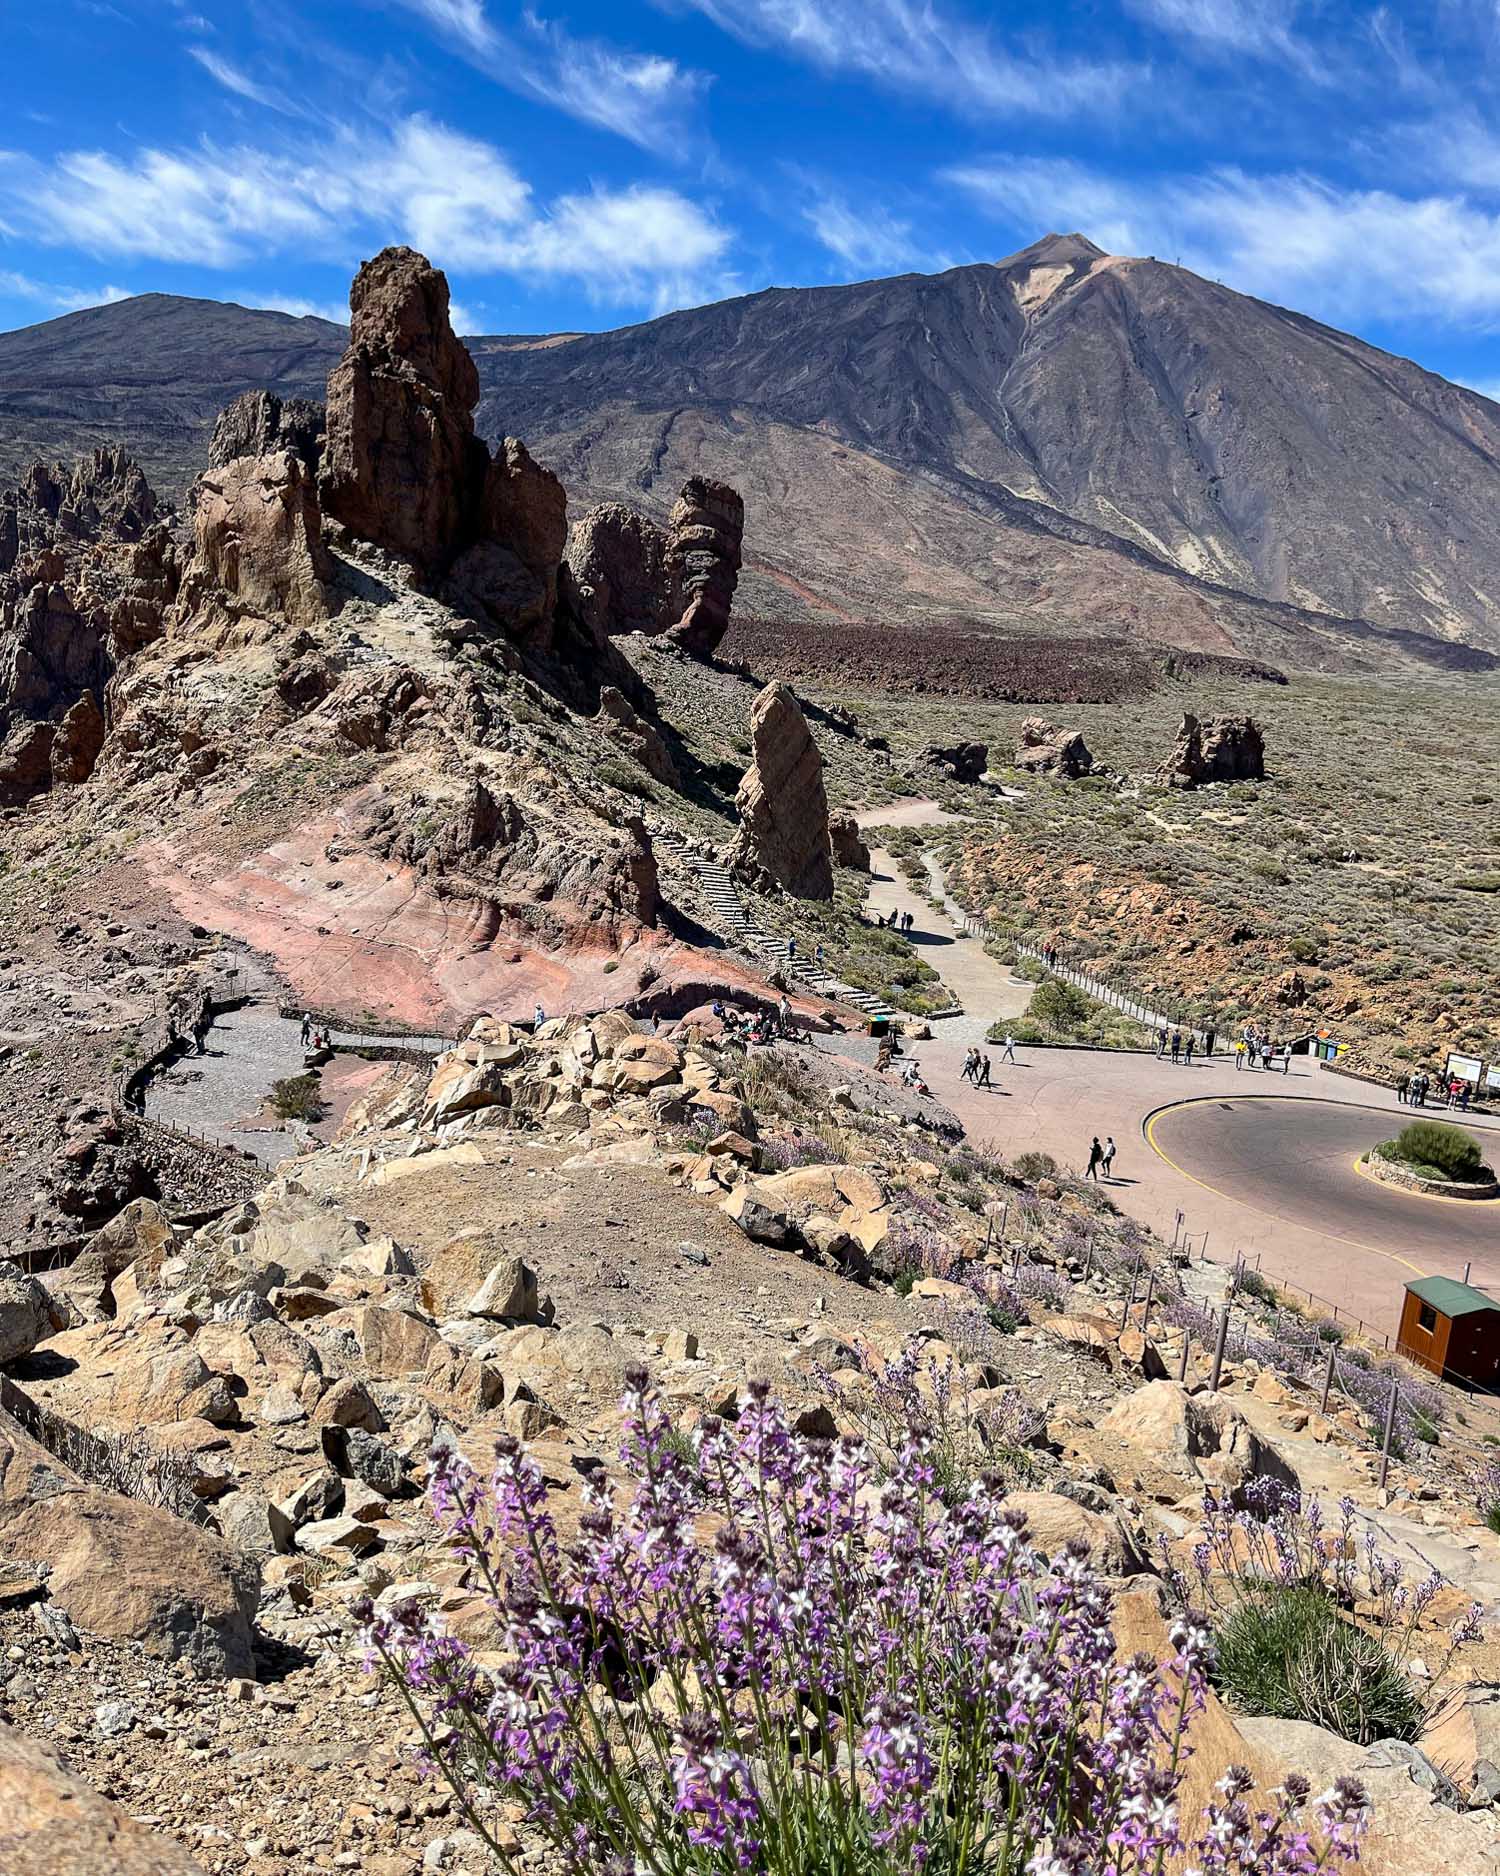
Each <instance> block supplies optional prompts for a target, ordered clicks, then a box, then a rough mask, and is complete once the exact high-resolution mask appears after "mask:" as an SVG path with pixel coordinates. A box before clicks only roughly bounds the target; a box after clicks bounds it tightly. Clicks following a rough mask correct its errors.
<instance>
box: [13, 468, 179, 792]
mask: <svg viewBox="0 0 1500 1876" xmlns="http://www.w3.org/2000/svg"><path fill="white" fill-rule="evenodd" d="M177 580H178V569H177V561H176V553H175V549H174V547H173V544H172V540H171V536H170V532H169V529H168V526H167V523H166V520H165V518H164V517H163V515H162V514H161V512H160V511H159V510H158V508H157V504H156V501H155V498H154V497H153V495H152V493H151V490H150V489H149V487H147V485H146V481H145V478H144V476H143V475H142V474H141V471H140V469H139V468H138V467H137V466H136V464H135V463H133V462H132V461H131V460H130V459H129V458H128V457H127V456H125V455H124V454H123V453H122V452H120V451H118V450H113V449H100V450H96V451H95V452H94V454H93V455H92V457H90V458H88V459H87V460H85V461H83V462H80V463H77V464H75V465H74V467H73V468H72V469H71V470H63V469H61V468H57V467H49V466H47V465H46V464H42V463H37V464H35V465H33V467H32V468H31V469H30V470H29V471H28V472H27V474H26V475H25V477H24V478H23V479H22V482H21V484H20V486H19V487H17V488H16V489H14V490H7V491H6V492H5V493H4V494H0V805H15V804H17V803H21V802H25V801H27V800H29V799H31V797H32V796H34V795H36V794H39V793H41V792H43V791H44V790H45V789H47V788H49V787H51V786H53V785H54V784H55V783H77V782H82V781H86V780H87V779H88V776H89V775H90V774H91V773H92V770H93V764H94V761H95V759H96V758H97V756H98V754H99V748H100V745H101V744H102V742H103V735H102V733H101V732H100V727H99V725H100V723H101V721H102V718H103V716H104V714H106V713H105V711H104V707H103V700H104V699H105V698H106V697H107V695H108V686H109V683H110V680H111V678H112V676H113V675H114V672H115V670H116V668H117V666H118V664H119V662H120V660H121V659H122V658H124V657H126V656H128V655H129V653H130V652H132V651H134V650H136V649H137V648H139V646H141V645H143V644H147V643H149V642H150V641H151V640H152V639H153V638H156V637H158V636H159V635H160V633H161V630H162V619H163V613H164V611H165V608H166V606H167V605H168V604H169V603H170V600H171V598H172V596H173V595H174V594H175V592H176V587H177ZM85 699H86V700H87V701H85ZM61 726H65V727H61ZM59 736H61V739H62V740H61V747H59V748H58V749H57V752H56V758H55V760H54V755H53V746H54V743H56V742H57V741H58V738H59Z"/></svg>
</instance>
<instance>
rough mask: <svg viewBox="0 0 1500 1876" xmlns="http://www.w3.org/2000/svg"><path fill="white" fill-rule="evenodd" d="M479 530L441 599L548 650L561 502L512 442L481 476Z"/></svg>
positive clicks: (564, 508)
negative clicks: (475, 539) (482, 481)
mask: <svg viewBox="0 0 1500 1876" xmlns="http://www.w3.org/2000/svg"><path fill="white" fill-rule="evenodd" d="M476 447H477V448H478V449H480V450H483V448H484V445H483V444H482V443H481V444H478V445H476ZM479 532H480V538H479V540H478V541H476V542H475V544H474V545H473V546H472V547H469V548H467V549H466V550H465V551H464V553H462V554H461V555H460V556H459V558H458V559H457V560H456V561H455V562H454V565H453V568H452V570H451V572H450V573H449V575H448V577H447V579H446V580H445V581H444V582H443V585H442V589H441V590H442V596H443V598H444V599H445V600H446V601H447V603H448V604H449V605H451V606H454V607H456V608H457V609H458V610H459V611H461V612H464V613H466V614H467V615H468V616H470V617H471V618H475V619H479V620H481V621H483V622H485V623H488V624H491V625H493V626H496V627H498V628H499V629H500V630H502V631H504V632H505V633H507V634H508V635H509V636H510V637H512V638H517V639H520V640H522V641H523V642H525V643H526V644H527V645H528V646H529V647H530V648H531V649H532V650H534V651H538V652H546V651H549V650H550V649H551V647H552V622H553V614H554V613H555V611H556V610H557V579H558V563H559V561H560V560H561V559H562V555H563V549H564V547H565V546H566V545H567V539H568V498H567V495H566V494H565V493H564V490H563V485H562V483H561V482H559V481H558V479H557V477H556V476H555V475H553V473H552V471H551V470H550V469H543V468H542V467H541V465H540V464H539V463H536V462H533V460H532V458H531V454H530V452H529V451H528V450H527V448H526V445H525V444H524V443H522V442H521V441H520V440H519V439H518V438H517V437H513V436H508V437H506V438H505V439H504V441H503V442H502V444H501V445H500V448H499V449H498V450H497V452H496V454H495V458H494V460H493V461H492V462H491V463H490V464H489V467H488V469H487V470H486V471H485V477H484V487H483V492H482V495H481V497H480V511H479Z"/></svg>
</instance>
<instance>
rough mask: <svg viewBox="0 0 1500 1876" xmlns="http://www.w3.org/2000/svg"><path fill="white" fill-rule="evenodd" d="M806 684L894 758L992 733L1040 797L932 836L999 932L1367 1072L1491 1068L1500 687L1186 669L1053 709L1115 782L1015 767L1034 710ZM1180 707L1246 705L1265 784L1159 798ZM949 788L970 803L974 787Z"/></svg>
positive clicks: (1497, 933) (1498, 1048)
mask: <svg viewBox="0 0 1500 1876" xmlns="http://www.w3.org/2000/svg"><path fill="white" fill-rule="evenodd" d="M814 695H815V696H816V697H817V698H818V699H819V701H821V702H824V703H825V704H828V705H830V706H837V705H843V706H846V707H848V708H850V709H853V710H855V711H857V712H858V713H859V715H860V718H861V723H862V726H863V727H866V728H871V727H874V726H875V725H877V724H878V725H879V727H880V729H881V731H882V733H884V734H885V735H886V736H888V737H889V738H890V741H891V743H892V747H893V750H894V751H895V752H896V753H898V754H902V755H905V754H909V753H911V752H914V751H917V750H920V749H921V748H923V747H925V746H926V745H927V744H928V743H931V742H951V741H953V740H955V739H956V738H957V737H959V736H965V737H972V738H975V739H977V740H979V741H988V742H989V744H990V746H991V764H992V773H998V774H999V775H1000V777H1001V779H1004V780H1007V781H1009V782H1011V783H1013V784H1014V785H1015V786H1017V787H1019V788H1022V789H1024V790H1025V793H1026V799H1025V800H1024V801H1018V802H1011V803H1008V804H1006V805H1005V806H1004V807H996V806H994V805H993V803H991V804H990V805H989V806H988V807H985V808H981V809H979V811H978V823H977V825H976V826H975V827H974V828H972V829H970V828H967V827H966V828H965V829H963V830H962V832H961V833H959V832H954V831H950V830H944V838H943V840H942V842H941V845H942V848H943V850H944V852H945V853H946V855H947V856H948V857H949V858H950V860H951V861H952V862H953V866H954V885H955V889H956V890H959V891H960V893H961V896H962V897H963V898H964V899H965V901H966V902H967V903H968V904H970V905H972V906H973V907H974V908H975V909H979V910H983V909H991V911H992V916H993V917H994V919H995V923H996V926H997V930H998V931H1000V932H1002V933H1003V932H1005V931H1007V930H1013V931H1016V932H1018V933H1025V934H1030V935H1031V936H1032V937H1033V938H1036V937H1040V936H1045V937H1049V938H1056V937H1061V938H1062V939H1063V940H1064V941H1065V942H1066V943H1068V944H1069V945H1070V946H1074V947H1076V949H1077V950H1078V952H1079V953H1080V954H1081V956H1083V957H1084V958H1087V959H1091V960H1094V961H1097V962H1099V963H1102V964H1106V965H1109V966H1112V967H1114V968H1116V969H1117V970H1118V971H1119V972H1120V974H1121V975H1122V977H1123V978H1124V979H1125V980H1127V981H1128V982H1130V983H1131V984H1133V985H1135V986H1138V987H1139V988H1140V989H1142V990H1145V991H1150V990H1153V989H1157V988H1159V989H1161V990H1162V991H1164V992H1168V993H1170V994H1171V995H1172V996H1173V997H1174V998H1176V999H1178V1000H1181V1001H1184V1002H1186V1003H1189V1004H1191V1005H1192V1006H1193V1007H1194V1008H1195V1009H1198V1010H1201V1012H1202V1014H1203V1016H1204V1017H1205V1018H1209V1017H1212V1016H1214V1015H1218V1016H1219V1017H1220V1018H1221V1019H1223V1020H1224V1021H1230V1022H1232V1021H1236V1020H1238V1019H1240V1018H1243V1017H1244V1016H1246V1015H1253V1016H1255V1017H1256V1018H1258V1019H1261V1020H1263V1021H1269V1022H1270V1024H1271V1026H1272V1028H1273V1029H1274V1030H1275V1032H1276V1033H1277V1034H1278V1035H1280V1034H1295V1033H1301V1031H1302V1030H1303V1029H1305V1028H1308V1027H1317V1028H1327V1029H1329V1030H1331V1031H1332V1032H1333V1033H1334V1034H1335V1035H1336V1036H1338V1037H1339V1038H1341V1039H1343V1040H1345V1041H1347V1042H1349V1043H1350V1044H1351V1045H1352V1046H1353V1048H1354V1050H1355V1054H1356V1058H1357V1059H1358V1060H1360V1061H1362V1062H1365V1063H1368V1064H1370V1065H1372V1066H1376V1067H1388V1068H1399V1067H1400V1066H1401V1065H1409V1064H1411V1063H1414V1062H1416V1061H1422V1062H1426V1063H1428V1064H1429V1065H1430V1064H1431V1063H1432V1062H1433V1061H1434V1060H1436V1062H1437V1063H1438V1065H1440V1064H1441V1060H1442V1057H1443V1055H1444V1054H1445V1053H1446V1051H1447V1050H1448V1049H1450V1048H1452V1049H1457V1050H1460V1051H1462V1052H1464V1053H1470V1054H1477V1055H1480V1056H1483V1057H1485V1058H1486V1059H1494V1058H1495V1057H1496V1056H1497V1055H1500V1008H1497V1003H1496V993H1495V960H1496V958H1497V957H1500V685H1497V683H1496V682H1495V680H1493V679H1487V678H1479V677H1470V678H1465V679H1463V680H1461V681H1459V680H1454V681H1445V682H1442V683H1434V684H1420V683H1414V684H1408V683H1406V682H1402V683H1400V684H1394V683H1393V684H1388V685H1383V684H1379V683H1374V682H1368V681H1365V680H1360V681H1357V682H1356V681H1340V680H1336V679H1332V678H1325V677H1310V676H1296V677H1294V679H1293V681H1292V682H1290V683H1289V684H1287V685H1285V686H1281V685H1269V684H1262V683H1255V684H1239V683H1216V682H1210V681H1205V680H1202V679H1195V680H1193V681H1190V682H1187V683H1177V682H1172V681H1168V682H1166V683H1163V684H1162V685H1161V686H1160V687H1159V688H1157V689H1155V690H1153V691H1152V692H1150V693H1149V694H1148V695H1146V696H1144V697H1128V698H1126V699H1124V700H1122V701H1120V702H1118V703H1077V704H1065V705H1057V706H1049V710H1048V714H1050V715H1051V716H1053V717H1054V718H1056V719H1057V720H1058V721H1059V722H1066V724H1067V725H1068V726H1069V727H1074V726H1076V727H1078V728H1080V729H1082V731H1083V732H1084V737H1085V740H1086V741H1087V743H1088V746H1089V748H1090V750H1091V751H1092V753H1093V755H1094V756H1095V758H1096V760H1097V761H1099V762H1102V763H1103V764H1105V765H1106V766H1107V767H1108V768H1109V769H1111V770H1114V771H1117V772H1119V773H1120V774H1121V775H1122V776H1123V777H1124V778H1125V779H1124V781H1123V782H1117V781H1116V780H1114V779H1108V780H1106V779H1103V778H1099V777H1088V778H1085V779H1082V780H1079V781H1074V782H1055V781H1046V780H1041V781H1034V780H1032V779H1031V778H1030V777H1022V776H1019V775H1006V774H1005V756H1006V753H1007V752H1009V751H1012V750H1014V748H1015V745H1016V742H1017V731H1018V727H1019V724H1020V721H1021V720H1022V718H1024V717H1025V716H1027V715H1029V714H1031V711H1030V710H1029V709H1028V708H1027V706H1026V705H1025V704H1014V705H1006V706H995V707H984V706H977V705H970V704H961V703H959V702H957V701H955V700H948V699H943V700H931V699H913V698H909V697H900V696H895V697H892V696H889V695H883V696H880V697H878V698H877V697H874V696H871V695H869V694H865V695H857V694H855V693H853V692H851V691H838V692H833V691H826V690H825V691H816V692H814ZM1184 710H1191V711H1193V712H1194V713H1195V714H1197V715H1199V716H1202V717H1206V716H1209V715H1211V714H1213V713H1215V712H1220V711H1222V712H1235V713H1240V712H1243V713H1248V714H1250V715H1252V716H1254V717H1255V719H1256V720H1257V721H1258V722H1259V723H1260V724H1261V725H1262V726H1263V727H1264V729H1265V733H1266V747H1267V771H1268V778H1267V780H1266V781H1265V782H1264V783H1260V784H1255V785H1236V786H1232V787H1212V788H1207V789H1202V790H1196V791H1191V792H1185V793H1171V792H1169V791H1167V790H1165V789H1161V788H1158V787H1154V786H1152V785H1151V779H1150V778H1151V777H1152V776H1153V775H1154V772H1155V770H1156V768H1157V766H1158V764H1159V763H1160V762H1161V761H1162V759H1163V758H1164V757H1165V755H1166V753H1167V752H1168V750H1169V749H1170V748H1171V746H1172V740H1173V737H1174V734H1175V732H1176V728H1177V723H1178V720H1179V718H1180V715H1181V713H1182V712H1183V711H1184ZM938 792H941V790H940V789H939V791H938ZM949 799H950V801H951V805H953V806H955V807H961V808H962V809H963V810H964V811H965V812H971V813H972V812H975V804H976V797H975V795H974V793H973V792H972V791H968V790H964V791H957V792H956V793H954V794H952V795H950V797H949Z"/></svg>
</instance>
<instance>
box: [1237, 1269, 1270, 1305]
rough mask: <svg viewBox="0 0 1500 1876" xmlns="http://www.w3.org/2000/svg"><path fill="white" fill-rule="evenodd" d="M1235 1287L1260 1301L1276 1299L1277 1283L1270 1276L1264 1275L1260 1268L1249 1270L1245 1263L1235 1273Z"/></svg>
mask: <svg viewBox="0 0 1500 1876" xmlns="http://www.w3.org/2000/svg"><path fill="white" fill-rule="evenodd" d="M1234 1287H1235V1288H1236V1289H1237V1290H1241V1291H1243V1292H1244V1294H1245V1295H1246V1296H1253V1297H1254V1298H1255V1300H1256V1302H1258V1303H1274V1302H1275V1301H1276V1285H1275V1284H1274V1283H1272V1281H1271V1280H1270V1278H1269V1277H1263V1276H1262V1275H1261V1274H1260V1272H1259V1271H1258V1270H1247V1269H1246V1268H1245V1267H1244V1266H1243V1265H1241V1267H1240V1268H1239V1269H1238V1270H1237V1271H1236V1272H1235V1273H1234Z"/></svg>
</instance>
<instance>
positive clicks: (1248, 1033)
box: [1234, 1023, 1292, 1075]
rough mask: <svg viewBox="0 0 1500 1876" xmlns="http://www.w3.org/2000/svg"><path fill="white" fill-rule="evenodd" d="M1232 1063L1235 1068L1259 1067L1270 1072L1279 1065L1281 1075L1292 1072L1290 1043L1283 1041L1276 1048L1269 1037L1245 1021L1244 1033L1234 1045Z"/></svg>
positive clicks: (1265, 1071) (1267, 1072)
mask: <svg viewBox="0 0 1500 1876" xmlns="http://www.w3.org/2000/svg"><path fill="white" fill-rule="evenodd" d="M1234 1065H1235V1067H1236V1068H1259V1069H1261V1070H1263V1071H1264V1073H1266V1074H1268V1075H1269V1074H1270V1073H1271V1071H1272V1069H1273V1068H1276V1067H1279V1068H1280V1069H1281V1072H1282V1074H1283V1075H1289V1074H1291V1072H1292V1045H1291V1044H1290V1043H1289V1042H1283V1043H1282V1044H1281V1046H1280V1047H1279V1048H1278V1047H1277V1045H1276V1044H1275V1043H1274V1042H1272V1040H1271V1038H1270V1037H1269V1036H1268V1035H1267V1034H1266V1033H1265V1032H1264V1031H1263V1030H1259V1029H1257V1028H1256V1027H1255V1025H1254V1024H1253V1023H1246V1025H1245V1033H1244V1034H1243V1035H1242V1036H1241V1037H1240V1039H1239V1041H1238V1042H1237V1043H1236V1044H1235V1045H1234Z"/></svg>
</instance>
